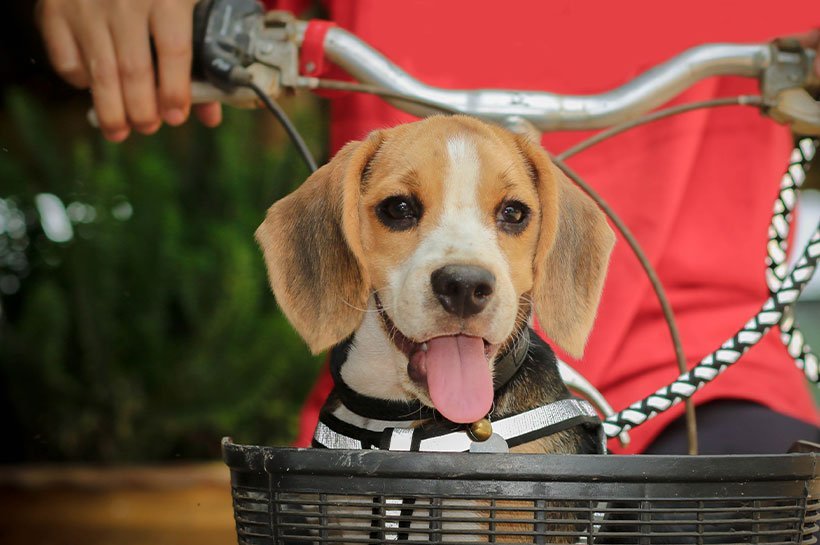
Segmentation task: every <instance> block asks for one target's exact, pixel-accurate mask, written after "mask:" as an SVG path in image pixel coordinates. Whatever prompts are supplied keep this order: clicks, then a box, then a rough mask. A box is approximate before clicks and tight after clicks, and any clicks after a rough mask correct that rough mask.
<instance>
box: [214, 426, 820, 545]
mask: <svg viewBox="0 0 820 545" xmlns="http://www.w3.org/2000/svg"><path fill="white" fill-rule="evenodd" d="M222 451H223V457H224V460H225V462H226V463H227V464H228V466H230V469H231V483H232V493H233V502H234V513H235V518H236V530H237V535H238V537H239V543H240V544H248V545H251V544H252V545H262V544H265V545H267V544H291V543H294V544H295V543H317V544H318V543H387V542H390V543H392V542H399V543H429V542H446V543H475V542H490V543H494V542H495V543H587V544H592V543H596V544H626V543H635V544H641V545H645V544H661V543H663V544H666V543H669V544H675V543H680V544H727V545H728V544H734V543H766V544H786V543H802V544H806V545H809V544H812V543H815V542H816V541H817V539H816V535H815V534H816V533H817V529H818V526H817V521H818V520H819V519H820V479H818V475H817V457H818V455H817V454H815V453H800V454H785V455H772V456H692V457H689V456H590V455H528V454H470V453H465V454H449V453H447V454H444V453H442V454H439V453H416V452H414V453H399V452H385V451H378V450H371V451H358V450H356V451H352V450H323V449H293V448H273V447H258V446H243V445H237V444H234V443H233V442H232V441H231V440H230V439H225V440H223V445H222Z"/></svg>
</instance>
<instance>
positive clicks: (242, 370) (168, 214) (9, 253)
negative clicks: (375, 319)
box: [0, 89, 326, 462]
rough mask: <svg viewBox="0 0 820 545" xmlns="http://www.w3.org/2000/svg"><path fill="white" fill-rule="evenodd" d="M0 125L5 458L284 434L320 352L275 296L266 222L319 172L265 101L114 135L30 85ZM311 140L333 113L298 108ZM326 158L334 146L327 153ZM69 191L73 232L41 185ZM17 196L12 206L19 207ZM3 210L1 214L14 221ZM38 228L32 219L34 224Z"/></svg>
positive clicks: (291, 428)
mask: <svg viewBox="0 0 820 545" xmlns="http://www.w3.org/2000/svg"><path fill="white" fill-rule="evenodd" d="M3 100H4V103H3V106H2V108H3V109H2V112H3V117H2V121H1V122H0V135H2V138H0V144H2V146H3V147H2V150H0V180H1V182H0V205H2V207H0V215H2V217H0V410H3V412H4V418H3V420H4V421H6V422H11V425H10V426H9V427H8V428H7V430H6V432H7V433H6V435H5V440H4V444H5V445H7V447H5V448H4V451H3V453H2V455H0V460H5V461H20V460H28V461H37V460H54V461H58V460H83V461H104V462H121V461H150V460H162V459H170V458H174V457H185V458H191V457H205V456H214V455H215V454H216V453H218V449H219V439H220V437H221V436H223V435H233V436H235V437H237V439H239V440H241V441H247V442H254V443H260V444H286V443H288V442H289V441H291V440H292V439H293V437H294V436H295V432H296V424H297V416H298V410H299V406H300V404H301V402H302V400H303V399H304V397H305V395H306V393H307V391H308V390H309V388H310V386H311V385H312V383H313V380H314V378H315V376H316V373H317V372H318V369H319V365H320V362H319V361H318V360H317V359H316V358H313V357H311V356H310V355H309V353H308V350H307V348H306V347H305V346H304V344H303V343H302V342H301V341H300V340H299V339H298V338H297V337H296V336H295V334H294V333H293V330H292V329H291V327H290V326H289V325H288V323H287V321H286V320H285V319H284V317H283V316H282V314H281V313H280V312H279V310H278V309H277V308H276V305H275V301H274V298H273V296H272V294H271V293H270V289H269V287H268V284H267V278H266V276H265V270H264V265H263V261H262V257H261V253H260V252H259V251H258V249H257V247H256V244H255V242H254V240H253V232H254V230H255V229H256V226H257V225H258V224H259V222H260V221H261V219H262V218H263V216H264V211H265V210H266V208H267V207H268V206H269V205H270V204H271V203H272V202H273V201H274V200H276V199H278V198H279V197H281V196H283V195H284V194H286V193H288V192H289V191H290V190H292V189H293V188H294V187H295V186H296V185H297V184H298V183H300V182H301V181H302V180H303V179H304V178H305V177H306V175H307V171H306V168H305V167H304V165H303V164H302V163H301V160H300V159H299V156H298V155H297V154H296V153H295V152H294V151H293V149H292V147H291V145H290V143H289V142H288V141H286V139H285V137H284V136H283V134H282V133H281V131H279V130H278V128H276V127H274V126H273V125H274V123H273V121H272V118H271V117H270V116H269V115H268V114H267V113H266V112H263V111H252V112H246V111H236V110H232V111H226V112H225V121H224V123H223V125H222V126H221V127H220V128H219V129H216V130H207V129H204V128H202V127H199V126H197V124H196V123H189V124H188V126H186V127H184V128H179V129H163V130H162V131H160V133H159V134H157V135H154V136H151V137H139V136H132V137H131V138H130V139H129V141H128V142H126V143H124V144H120V145H114V144H109V143H106V142H104V141H103V140H102V138H101V137H100V136H99V135H98V133H96V131H93V130H91V129H90V128H88V127H87V126H86V125H85V123H84V120H83V119H82V114H83V109H82V108H79V109H78V108H75V109H74V111H73V113H72V115H73V118H72V119H71V120H70V122H69V123H59V122H57V121H55V119H54V117H53V115H52V114H53V113H54V112H52V111H51V110H54V109H55V108H54V107H53V105H52V107H51V108H50V109H49V111H48V112H47V111H46V110H45V109H44V108H43V106H42V104H39V103H38V102H37V101H36V100H34V99H33V98H31V97H30V96H28V95H27V94H26V93H24V92H23V91H21V90H15V89H10V90H8V91H7V92H6V93H5V97H4V98H3ZM286 108H287V109H289V110H290V111H291V112H292V113H293V115H294V122H295V124H296V125H297V126H298V127H299V128H300V130H302V131H304V136H305V138H306V140H307V142H308V145H309V146H310V147H311V148H312V149H314V150H317V149H321V148H322V146H323V145H324V144H323V143H324V142H325V141H326V138H325V131H326V127H325V122H324V121H323V120H324V118H325V116H323V115H321V112H320V111H319V108H317V107H316V104H315V103H313V102H310V101H307V100H305V99H302V100H293V101H290V103H289V104H287V105H286ZM319 157H320V158H321V157H322V154H319ZM42 193H50V194H54V195H56V196H57V197H59V199H60V200H61V201H62V202H63V203H64V204H65V205H66V208H67V215H66V217H68V218H70V221H71V226H72V228H73V237H72V238H71V240H69V241H67V242H63V243H58V242H54V241H52V240H51V239H49V238H48V237H47V236H46V232H44V230H43V227H42V225H43V222H42V218H41V217H40V215H39V214H38V208H37V205H36V202H35V197H36V196H37V195H38V194H42ZM4 210H5V212H4ZM3 218H4V219H3ZM23 226H24V228H22V227H23Z"/></svg>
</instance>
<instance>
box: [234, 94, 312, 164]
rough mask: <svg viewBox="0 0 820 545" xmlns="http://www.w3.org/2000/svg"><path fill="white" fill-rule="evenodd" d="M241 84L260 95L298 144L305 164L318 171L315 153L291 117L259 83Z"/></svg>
mask: <svg viewBox="0 0 820 545" xmlns="http://www.w3.org/2000/svg"><path fill="white" fill-rule="evenodd" d="M241 85H242V86H243V87H247V88H248V89H251V90H252V91H253V92H254V93H256V96H257V97H259V100H261V101H262V103H263V104H264V105H265V107H267V109H268V110H269V111H270V113H272V114H273V115H274V117H276V119H277V121H279V123H281V124H282V127H283V128H284V129H285V132H287V133H288V136H289V137H290V139H291V141H292V142H293V144H294V145H295V146H296V149H297V150H299V155H301V156H302V159H304V161H305V164H306V165H307V167H308V169H309V170H310V172H311V173H314V172H316V169H317V168H319V167H318V166H317V164H316V159H314V158H313V154H312V153H311V152H310V149H309V148H308V147H307V144H305V140H304V139H303V138H302V135H301V134H299V131H298V130H297V129H296V127H295V126H294V125H293V123H292V122H291V120H290V118H289V117H288V116H287V114H286V113H285V111H284V110H282V108H281V107H280V106H279V104H277V103H276V102H275V101H274V100H273V99H272V98H271V97H269V96H268V95H267V94H266V93H265V91H263V90H262V88H261V87H259V86H258V85H257V84H255V83H254V82H253V81H250V80H249V81H245V82H242V83H241Z"/></svg>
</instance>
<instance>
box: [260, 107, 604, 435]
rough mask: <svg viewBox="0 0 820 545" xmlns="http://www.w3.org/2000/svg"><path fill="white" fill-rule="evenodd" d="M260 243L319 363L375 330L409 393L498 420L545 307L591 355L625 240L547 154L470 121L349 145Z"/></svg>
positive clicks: (284, 207) (420, 126)
mask: <svg viewBox="0 0 820 545" xmlns="http://www.w3.org/2000/svg"><path fill="white" fill-rule="evenodd" d="M256 237H257V240H258V241H259V244H260V245H261V247H262V250H263V252H264V254H265V259H266V263H267V267H268V273H269V277H270V282H271V286H272V287H273V291H274V294H275V295H276V298H277V300H278V302H279V305H280V306H281V308H282V310H283V311H284V313H285V314H286V316H287V317H288V319H289V320H290V321H291V323H292V324H293V325H294V327H295V328H296V330H297V331H298V332H299V333H300V334H301V336H302V337H303V338H304V339H305V341H306V342H307V343H308V345H309V346H310V348H311V350H312V351H313V352H314V353H315V352H320V351H322V350H324V349H326V348H328V347H330V346H332V345H334V344H336V343H338V342H340V341H341V340H343V339H345V338H347V337H348V336H350V335H351V333H353V332H354V331H356V330H357V329H360V330H361V329H367V330H368V331H367V332H365V333H364V334H363V335H364V336H365V337H366V336H368V335H369V336H370V337H371V338H370V340H369V342H370V343H371V344H373V345H375V346H381V347H384V348H383V350H382V351H383V352H390V353H389V354H388V353H385V354H382V355H380V356H379V357H380V358H381V359H390V360H393V361H395V364H392V365H393V368H394V369H393V368H391V369H392V371H390V372H393V373H394V374H395V377H394V378H395V380H394V382H395V383H396V384H395V385H397V386H398V388H399V390H400V391H401V392H402V393H404V394H406V396H407V397H415V398H417V399H421V400H422V401H423V402H425V403H427V404H429V405H431V406H435V407H436V408H437V409H438V410H439V411H440V412H442V414H444V416H446V417H447V418H448V419H450V420H453V421H458V422H470V421H474V420H477V419H479V418H481V417H483V416H484V414H486V413H487V411H488V410H489V408H490V405H491V403H492V398H493V386H492V371H493V362H494V359H495V356H496V355H497V354H498V352H499V350H500V349H502V348H503V347H504V346H505V345H508V344H509V343H511V341H512V340H514V337H515V335H516V334H519V333H520V332H521V331H522V329H523V327H524V326H525V325H526V322H527V320H528V319H529V316H530V314H531V312H532V311H534V313H535V315H536V316H537V318H538V320H539V322H540V324H541V326H542V327H543V329H544V331H546V333H547V334H548V335H549V336H550V338H551V339H552V340H553V341H554V342H555V343H557V344H558V345H559V346H560V347H561V348H563V349H564V350H566V351H567V352H568V353H570V354H572V355H574V356H579V355H580V354H581V353H582V351H583V347H584V344H585V342H586V338H587V335H588V333H589V331H590V329H591V327H592V323H593V320H594V316H595V311H596V308H597V305H598V301H599V298H600V294H601V288H602V286H603V280H604V276H605V272H606V267H607V262H608V258H609V253H610V251H611V248H612V245H613V242H614V237H613V235H612V232H611V230H610V229H609V226H608V225H607V223H606V220H605V219H604V216H603V214H602V213H601V212H600V211H599V210H598V208H597V207H596V205H595V204H594V203H593V202H592V201H591V200H590V199H589V198H588V197H586V195H584V194H583V193H582V192H581V191H580V190H578V189H577V188H576V187H575V186H574V185H572V184H571V183H570V182H569V181H568V180H567V179H566V178H565V177H564V175H563V174H562V173H561V172H560V171H559V170H558V169H557V168H556V167H554V165H552V163H551V162H550V160H549V158H548V156H547V154H546V153H545V152H544V151H543V149H542V148H541V147H540V145H538V144H537V143H535V142H531V141H530V140H529V139H527V138H526V137H524V136H519V135H514V134H512V133H510V132H508V131H506V130H504V129H502V128H499V127H495V126H491V125H487V124H485V123H482V122H480V121H476V120H474V119H471V118H467V117H461V116H454V117H433V118H428V119H425V120H423V121H418V122H416V123H410V124H407V125H402V126H399V127H396V128H392V129H388V130H382V131H376V132H374V133H372V134H371V135H369V136H368V138H367V139H365V140H364V141H362V142H351V143H350V144H348V145H347V146H345V147H344V148H343V149H342V150H341V151H340V152H339V153H338V154H337V155H336V157H334V158H333V160H332V161H331V162H330V163H329V164H327V165H325V166H323V167H322V168H321V169H319V170H318V171H317V172H316V173H314V174H313V175H312V176H310V178H308V180H307V181H306V182H305V183H304V184H303V185H302V186H301V187H300V188H299V189H297V190H296V191H295V192H294V193H292V194H290V195H289V196H287V197H285V198H283V199H281V200H280V201H278V202H276V203H275V204H274V205H273V206H272V207H271V208H270V209H269V210H268V213H267V217H266V219H265V221H264V222H263V223H262V225H261V226H260V227H259V229H258V230H257V233H256ZM365 326H367V327H365ZM357 335H358V334H357ZM374 337H379V338H380V339H382V340H381V341H378V340H376V339H375V338H374ZM363 342H368V341H367V339H365V340H364V341H363ZM380 343H381V344H380ZM387 346H389V347H390V348H387ZM377 355H378V354H377ZM373 374H374V375H378V374H379V372H374V373H373ZM371 380H375V381H376V382H378V381H379V380H381V377H373V378H372V379H371ZM367 393H369V394H370V395H373V394H374V392H367ZM376 393H378V392H376ZM382 397H401V395H400V394H397V393H396V392H391V393H385V394H384V395H383V396H382Z"/></svg>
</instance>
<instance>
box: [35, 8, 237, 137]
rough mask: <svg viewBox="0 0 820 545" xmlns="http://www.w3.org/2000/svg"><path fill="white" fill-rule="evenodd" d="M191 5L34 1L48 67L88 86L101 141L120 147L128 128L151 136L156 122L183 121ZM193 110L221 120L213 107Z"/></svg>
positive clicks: (210, 121) (187, 102)
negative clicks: (152, 51) (152, 49)
mask: <svg viewBox="0 0 820 545" xmlns="http://www.w3.org/2000/svg"><path fill="white" fill-rule="evenodd" d="M195 4H196V0H38V2H37V6H36V19H37V22H38V25H39V27H40V32H41V33H42V35H43V39H44V41H45V45H46V49H47V51H48V56H49V58H50V60H51V64H52V65H53V66H54V69H55V70H56V71H57V73H58V74H59V75H60V76H62V78H63V79H65V80H66V81H67V82H68V83H70V84H71V85H74V86H75V87H79V88H81V89H86V88H90V90H91V93H92V95H93V99H94V108H95V110H96V112H97V118H98V120H99V125H100V129H101V130H102V133H103V135H104V136H105V138H106V139H108V140H110V141H112V142H121V141H123V140H125V139H126V138H127V137H128V135H129V134H130V132H131V129H134V130H136V131H138V132H140V133H142V134H152V133H154V132H156V131H157V129H159V127H160V126H161V125H162V122H163V121H164V122H165V123H168V124H169V125H174V126H176V125H180V124H182V123H183V122H185V120H186V119H187V118H188V114H189V112H190V108H191V96H190V94H191V90H190V88H191V57H192V32H193V30H192V26H193V23H192V18H193V9H194V5H195ZM151 38H153V40H154V47H155V49H156V62H157V66H156V78H155V70H154V68H155V67H154V65H153V60H152V58H151V46H150V39H151ZM155 79H158V80H159V81H155ZM195 112H196V114H197V117H198V118H199V119H200V120H201V121H202V123H203V124H205V125H207V126H209V127H214V126H216V125H218V124H219V123H220V121H221V120H222V109H221V106H220V105H219V103H210V104H201V105H197V106H196V107H195Z"/></svg>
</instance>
